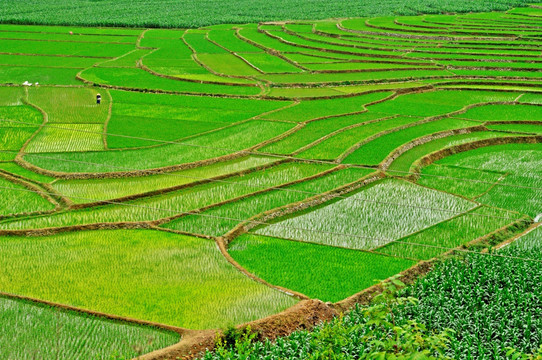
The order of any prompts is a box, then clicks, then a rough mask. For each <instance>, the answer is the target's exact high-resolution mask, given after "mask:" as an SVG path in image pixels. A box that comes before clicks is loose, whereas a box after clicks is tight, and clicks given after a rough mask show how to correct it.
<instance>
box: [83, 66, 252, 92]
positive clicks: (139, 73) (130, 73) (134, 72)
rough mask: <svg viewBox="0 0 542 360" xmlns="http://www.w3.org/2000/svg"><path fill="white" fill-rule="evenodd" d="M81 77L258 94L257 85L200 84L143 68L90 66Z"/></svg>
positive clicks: (144, 86) (102, 81) (110, 82)
mask: <svg viewBox="0 0 542 360" xmlns="http://www.w3.org/2000/svg"><path fill="white" fill-rule="evenodd" d="M81 77H82V78H84V79H85V80H88V81H90V82H92V83H96V84H103V85H112V86H123V87H126V88H131V89H141V90H163V91H172V92H180V93H208V94H228V95H258V94H259V93H260V92H261V89H260V88H259V87H257V86H233V85H221V84H204V83H202V84H200V83H195V82H190V81H182V79H179V80H173V79H166V78H163V77H159V76H155V75H152V74H150V73H148V72H146V71H144V70H142V69H132V68H98V67H94V68H90V69H87V70H85V71H83V72H82V73H81Z"/></svg>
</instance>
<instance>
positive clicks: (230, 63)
mask: <svg viewBox="0 0 542 360" xmlns="http://www.w3.org/2000/svg"><path fill="white" fill-rule="evenodd" d="M196 56H197V58H198V59H199V60H200V61H201V62H202V63H203V64H205V66H207V67H209V68H210V69H212V70H213V71H214V72H216V73H219V74H225V75H233V76H254V75H257V74H259V72H258V71H257V70H256V69H254V68H253V67H252V66H250V65H249V64H247V63H246V62H244V61H243V60H242V59H240V58H238V57H237V56H235V55H233V54H230V53H225V54H214V53H211V54H206V53H203V54H200V53H197V55H196Z"/></svg>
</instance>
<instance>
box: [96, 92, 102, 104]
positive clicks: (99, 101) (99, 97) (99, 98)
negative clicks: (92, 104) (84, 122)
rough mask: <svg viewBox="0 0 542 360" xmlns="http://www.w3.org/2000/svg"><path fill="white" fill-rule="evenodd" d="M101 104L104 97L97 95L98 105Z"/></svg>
mask: <svg viewBox="0 0 542 360" xmlns="http://www.w3.org/2000/svg"><path fill="white" fill-rule="evenodd" d="M101 102H102V95H100V94H97V95H96V104H97V105H100V103H101Z"/></svg>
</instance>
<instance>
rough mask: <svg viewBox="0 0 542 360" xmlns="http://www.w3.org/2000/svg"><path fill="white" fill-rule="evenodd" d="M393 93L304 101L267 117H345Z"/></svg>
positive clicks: (294, 119) (281, 118)
mask: <svg viewBox="0 0 542 360" xmlns="http://www.w3.org/2000/svg"><path fill="white" fill-rule="evenodd" d="M391 94H392V93H391V92H383V93H374V94H368V95H361V96H355V97H349V98H343V99H326V100H313V101H303V102H301V103H299V104H298V105H295V106H292V107H290V108H287V109H284V110H281V111H277V112H274V113H272V114H269V115H267V116H265V118H266V119H272V120H289V121H296V122H302V121H307V120H311V119H316V118H321V117H324V116H333V115H345V114H348V113H353V112H361V111H364V110H365V105H366V104H369V103H371V102H374V101H377V100H381V99H384V98H386V97H388V96H390V95H391Z"/></svg>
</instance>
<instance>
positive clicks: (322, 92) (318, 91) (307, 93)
mask: <svg viewBox="0 0 542 360" xmlns="http://www.w3.org/2000/svg"><path fill="white" fill-rule="evenodd" d="M342 94H343V93H341V92H340V91H337V90H335V89H331V88H328V87H318V88H316V87H313V88H283V87H279V88H271V91H269V96H273V97H286V98H295V99H303V98H314V97H316V98H318V97H328V96H339V95H342Z"/></svg>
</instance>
